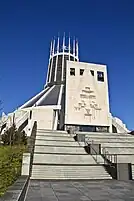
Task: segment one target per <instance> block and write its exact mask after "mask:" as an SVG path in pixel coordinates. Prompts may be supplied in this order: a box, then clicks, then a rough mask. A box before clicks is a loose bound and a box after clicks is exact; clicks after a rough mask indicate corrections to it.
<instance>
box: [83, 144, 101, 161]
mask: <svg viewBox="0 0 134 201" xmlns="http://www.w3.org/2000/svg"><path fill="white" fill-rule="evenodd" d="M92 144H93V140H92ZM92 144H90V146H91V148H92V149H93V150H94V152H95V158H94V154H91V155H92V157H93V158H94V159H95V161H96V162H97V163H98V164H99V162H98V153H97V152H96V150H95V149H94V148H93V146H92ZM85 145H88V142H86V141H85Z"/></svg>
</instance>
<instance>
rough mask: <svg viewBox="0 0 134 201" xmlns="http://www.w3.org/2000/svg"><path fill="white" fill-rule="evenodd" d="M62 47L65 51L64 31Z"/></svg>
mask: <svg viewBox="0 0 134 201" xmlns="http://www.w3.org/2000/svg"><path fill="white" fill-rule="evenodd" d="M62 49H63V52H64V51H65V32H64V36H63V47H62Z"/></svg>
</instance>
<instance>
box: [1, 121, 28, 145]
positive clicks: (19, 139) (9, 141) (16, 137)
mask: <svg viewBox="0 0 134 201" xmlns="http://www.w3.org/2000/svg"><path fill="white" fill-rule="evenodd" d="M1 140H2V142H3V144H4V145H17V144H23V145H26V144H27V136H26V134H25V131H19V130H17V129H16V126H15V124H13V125H12V127H10V128H9V129H8V130H7V131H5V133H4V134H3V135H2V136H1Z"/></svg>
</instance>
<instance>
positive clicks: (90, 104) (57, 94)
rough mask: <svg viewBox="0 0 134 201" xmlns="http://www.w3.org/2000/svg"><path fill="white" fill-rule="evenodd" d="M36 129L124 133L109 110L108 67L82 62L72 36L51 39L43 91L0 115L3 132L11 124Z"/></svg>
mask: <svg viewBox="0 0 134 201" xmlns="http://www.w3.org/2000/svg"><path fill="white" fill-rule="evenodd" d="M35 121H37V126H38V129H46V130H66V131H67V130H69V129H72V130H73V131H84V132H109V133H126V132H128V131H129V130H128V129H127V127H126V125H125V124H124V123H123V122H122V121H121V120H120V119H119V118H117V117H113V116H112V114H111V112H110V105H109V91H108V74H107V66H106V65H102V64H95V63H86V62H82V61H81V60H80V59H79V44H78V40H76V39H75V38H71V37H70V36H69V37H66V36H65V35H64V36H63V38H60V37H57V38H54V39H53V40H52V41H51V45H50V56H49V62H48V71H47V77H46V83H45V85H44V87H43V90H42V91H41V92H40V93H38V94H37V95H36V96H34V97H32V98H31V99H30V100H28V101H27V102H25V103H24V104H23V105H21V106H20V107H19V108H18V109H17V110H15V111H14V112H12V113H9V114H7V115H6V114H4V113H3V115H2V117H1V119H0V129H1V133H3V132H4V131H5V130H6V129H8V128H9V127H10V126H11V125H12V124H13V123H15V125H16V127H17V128H18V129H23V130H25V132H26V134H27V135H28V136H29V135H30V133H31V130H30V129H31V128H32V125H33V124H34V122H35Z"/></svg>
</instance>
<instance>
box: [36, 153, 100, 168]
mask: <svg viewBox="0 0 134 201" xmlns="http://www.w3.org/2000/svg"><path fill="white" fill-rule="evenodd" d="M33 163H38V164H75V165H76V164H78V165H79V164H96V162H95V160H94V159H93V157H92V156H91V155H88V154H87V155H67V154H66V155H65V154H38V153H34V157H33Z"/></svg>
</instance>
